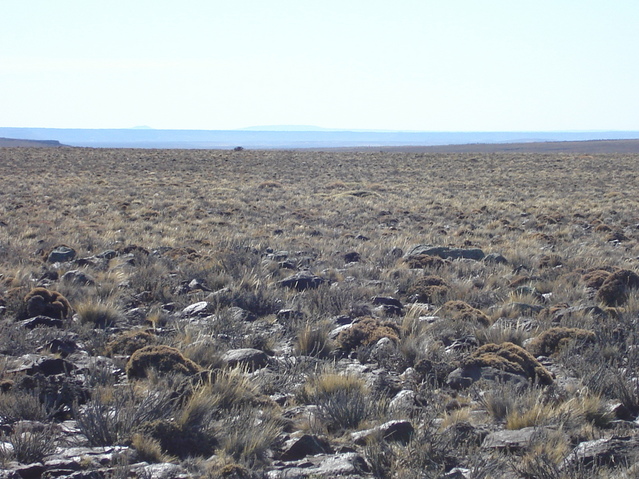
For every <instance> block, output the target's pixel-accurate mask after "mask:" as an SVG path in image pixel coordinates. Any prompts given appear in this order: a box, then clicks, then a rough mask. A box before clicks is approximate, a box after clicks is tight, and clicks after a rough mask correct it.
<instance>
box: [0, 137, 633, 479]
mask: <svg viewBox="0 0 639 479" xmlns="http://www.w3.org/2000/svg"><path fill="white" fill-rule="evenodd" d="M637 160H639V156H637V155H589V154H581V155H574V154H523V153H503V154H498V153H486V154H480V153H478V154H470V153H469V154H449V155H446V154H424V153H409V152H404V153H381V152H377V153H375V152H366V153H363V152H360V153H358V152H304V151H295V152H291V151H268V152H267V151H246V150H244V151H177V150H173V151H172V150H125V149H123V150H94V149H75V148H56V149H30V148H4V149H0V466H1V468H2V472H0V477H6V478H54V477H74V478H120V477H122V478H125V477H140V478H179V477H185V478H186V477H189V478H190V477H203V478H209V477H210V478H221V477H224V478H261V477H266V478H271V479H277V478H333V477H350V478H364V477H381V478H418V477H421V478H431V477H432V478H436V477H446V478H512V477H521V478H577V477H601V478H612V477H628V478H629V477H639V466H637V461H638V458H637V454H638V453H639V435H638V431H637V427H639V421H638V420H637V417H638V416H639V387H638V385H637V376H636V370H637V366H638V365H639V355H638V354H637V351H639V349H638V346H639V338H637V334H636V330H637V321H638V319H639V275H638V274H637V271H638V270H639V265H638V261H639V244H638V240H639V213H637V211H638V209H637V197H636V194H635V190H636V180H637V175H638V173H639V162H638V161H637Z"/></svg>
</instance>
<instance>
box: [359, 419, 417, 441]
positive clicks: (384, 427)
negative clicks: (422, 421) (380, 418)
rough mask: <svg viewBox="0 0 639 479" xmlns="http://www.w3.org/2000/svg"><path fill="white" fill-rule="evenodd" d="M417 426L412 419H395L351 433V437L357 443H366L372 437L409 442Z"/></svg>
mask: <svg viewBox="0 0 639 479" xmlns="http://www.w3.org/2000/svg"><path fill="white" fill-rule="evenodd" d="M414 432H415V428H414V427H413V425H412V424H411V422H410V421H406V420H394V421H388V422H385V423H384V424H381V425H379V426H377V427H374V428H373V429H367V430H365V431H357V432H354V433H352V434H351V439H352V440H353V442H354V443H355V444H359V445H365V444H366V443H367V442H368V441H369V440H370V439H372V438H375V437H379V438H382V439H384V440H385V441H393V442H399V443H402V444H408V442H409V441H410V438H411V437H412V436H413V433H414Z"/></svg>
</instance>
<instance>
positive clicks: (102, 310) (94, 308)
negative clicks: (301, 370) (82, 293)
mask: <svg viewBox="0 0 639 479" xmlns="http://www.w3.org/2000/svg"><path fill="white" fill-rule="evenodd" d="M75 311H76V314H77V315H78V319H79V320H80V322H81V323H82V324H87V325H91V326H93V327H95V328H108V327H111V326H113V325H115V324H116V323H117V321H118V320H120V319H121V318H122V313H121V312H120V309H119V308H118V307H117V306H115V305H114V304H113V303H110V302H105V301H101V300H95V301H94V300H87V301H83V302H81V303H78V304H77V305H76V308H75Z"/></svg>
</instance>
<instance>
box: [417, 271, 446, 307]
mask: <svg viewBox="0 0 639 479" xmlns="http://www.w3.org/2000/svg"><path fill="white" fill-rule="evenodd" d="M449 290H450V286H449V285H448V283H447V282H446V281H444V279H443V278H440V277H439V276H431V275H429V276H423V277H421V278H419V279H418V280H417V281H415V282H414V283H413V284H411V285H410V287H409V288H408V290H407V291H406V293H407V294H408V296H409V297H410V298H414V299H415V300H417V301H418V302H420V303H436V302H438V301H440V300H441V299H443V298H444V297H445V296H446V294H448V291H449Z"/></svg>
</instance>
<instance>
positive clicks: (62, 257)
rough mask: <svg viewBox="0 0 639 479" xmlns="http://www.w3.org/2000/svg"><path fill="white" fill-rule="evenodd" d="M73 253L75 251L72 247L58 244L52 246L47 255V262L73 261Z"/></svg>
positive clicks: (74, 253)
mask: <svg viewBox="0 0 639 479" xmlns="http://www.w3.org/2000/svg"><path fill="white" fill-rule="evenodd" d="M75 255H76V251H75V250H74V249H73V248H69V247H68V246H64V245H60V246H56V247H55V248H53V250H52V251H51V253H49V256H48V257H47V261H48V262H49V263H64V262H65V261H73V259H74V258H75Z"/></svg>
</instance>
